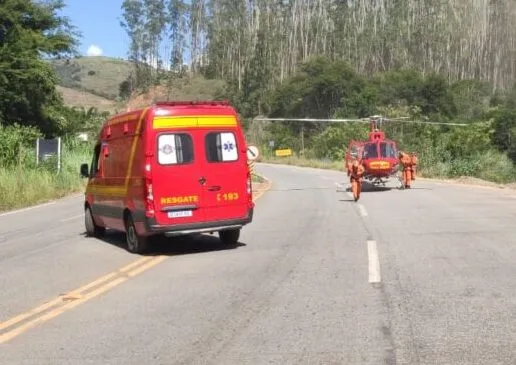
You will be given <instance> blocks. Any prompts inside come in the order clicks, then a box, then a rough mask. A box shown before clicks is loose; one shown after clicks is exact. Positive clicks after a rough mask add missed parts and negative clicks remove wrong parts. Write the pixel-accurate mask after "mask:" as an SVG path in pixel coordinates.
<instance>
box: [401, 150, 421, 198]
mask: <svg viewBox="0 0 516 365" xmlns="http://www.w3.org/2000/svg"><path fill="white" fill-rule="evenodd" d="M399 159H400V163H401V166H402V168H403V169H402V176H403V185H404V186H405V188H406V189H410V183H411V181H412V180H414V179H413V178H412V176H413V174H412V172H413V170H412V167H413V165H412V156H411V155H409V154H408V153H406V152H403V151H400V153H399ZM416 161H417V157H416Z"/></svg>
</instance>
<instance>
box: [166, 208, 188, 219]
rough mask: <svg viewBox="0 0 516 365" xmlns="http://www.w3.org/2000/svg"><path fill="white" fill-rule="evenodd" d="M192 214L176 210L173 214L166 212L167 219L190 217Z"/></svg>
mask: <svg viewBox="0 0 516 365" xmlns="http://www.w3.org/2000/svg"><path fill="white" fill-rule="evenodd" d="M192 215H193V212H192V211H191V210H176V211H175V212H168V217H169V218H182V217H191V216H192Z"/></svg>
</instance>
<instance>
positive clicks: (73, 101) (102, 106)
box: [57, 86, 120, 112]
mask: <svg viewBox="0 0 516 365" xmlns="http://www.w3.org/2000/svg"><path fill="white" fill-rule="evenodd" d="M57 91H59V93H60V94H61V95H62V96H63V100H64V103H65V105H68V106H71V107H84V108H85V109H89V108H91V107H94V108H97V109H98V110H99V111H100V112H103V111H108V112H113V111H114V110H116V109H117V107H118V108H120V103H117V102H116V101H114V100H110V99H106V98H103V97H102V96H97V95H95V94H92V93H90V92H87V91H81V90H78V89H72V88H69V87H64V86H57Z"/></svg>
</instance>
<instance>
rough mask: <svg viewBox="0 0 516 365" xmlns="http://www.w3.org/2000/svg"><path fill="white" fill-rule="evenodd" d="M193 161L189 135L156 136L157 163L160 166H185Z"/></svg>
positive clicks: (191, 141) (191, 142)
mask: <svg viewBox="0 0 516 365" xmlns="http://www.w3.org/2000/svg"><path fill="white" fill-rule="evenodd" d="M193 159H194V152H193V140H192V137H191V136H190V135H189V134H186V133H178V134H160V135H159V136H158V163H159V164H160V165H177V164H187V163H190V162H192V161H193Z"/></svg>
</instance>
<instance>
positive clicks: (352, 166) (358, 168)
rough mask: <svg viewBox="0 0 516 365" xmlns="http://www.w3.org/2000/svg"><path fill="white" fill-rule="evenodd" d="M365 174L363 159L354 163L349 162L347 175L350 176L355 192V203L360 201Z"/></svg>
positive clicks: (352, 189) (352, 188)
mask: <svg viewBox="0 0 516 365" xmlns="http://www.w3.org/2000/svg"><path fill="white" fill-rule="evenodd" d="M364 172H365V168H364V165H363V164H362V161H361V159H358V158H355V159H353V160H352V161H349V162H348V164H347V173H348V176H349V182H350V183H351V191H352V192H353V198H354V199H355V201H357V200H358V199H360V193H361V191H362V180H363V177H364Z"/></svg>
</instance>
